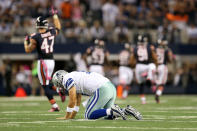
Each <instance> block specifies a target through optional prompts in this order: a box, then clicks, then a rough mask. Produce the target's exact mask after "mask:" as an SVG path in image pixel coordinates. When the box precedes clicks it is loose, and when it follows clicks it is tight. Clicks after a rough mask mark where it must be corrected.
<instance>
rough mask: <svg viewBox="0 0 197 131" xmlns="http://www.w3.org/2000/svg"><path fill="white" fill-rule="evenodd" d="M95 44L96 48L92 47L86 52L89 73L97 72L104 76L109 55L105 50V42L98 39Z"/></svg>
mask: <svg viewBox="0 0 197 131" xmlns="http://www.w3.org/2000/svg"><path fill="white" fill-rule="evenodd" d="M94 44H95V46H94V47H90V48H88V49H87V51H86V61H87V63H88V64H89V71H90V72H97V73H99V74H101V75H103V76H104V75H105V72H104V64H105V63H108V56H109V53H108V51H107V50H105V42H104V41H103V40H98V39H96V40H95V41H94Z"/></svg>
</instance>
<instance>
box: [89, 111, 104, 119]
mask: <svg viewBox="0 0 197 131" xmlns="http://www.w3.org/2000/svg"><path fill="white" fill-rule="evenodd" d="M106 110H107V109H98V110H95V111H93V112H92V113H91V114H90V116H89V118H88V119H98V118H101V117H104V116H107V113H106Z"/></svg>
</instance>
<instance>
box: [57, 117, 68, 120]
mask: <svg viewBox="0 0 197 131" xmlns="http://www.w3.org/2000/svg"><path fill="white" fill-rule="evenodd" d="M56 119H57V120H67V119H66V118H65V117H58V118H56Z"/></svg>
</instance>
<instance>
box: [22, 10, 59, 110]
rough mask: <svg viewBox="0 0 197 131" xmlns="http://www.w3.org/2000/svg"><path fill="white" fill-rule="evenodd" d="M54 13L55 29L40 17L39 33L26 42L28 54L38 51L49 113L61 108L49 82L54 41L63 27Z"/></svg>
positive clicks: (37, 25)
mask: <svg viewBox="0 0 197 131" xmlns="http://www.w3.org/2000/svg"><path fill="white" fill-rule="evenodd" d="M52 13H53V21H54V25H55V28H53V27H50V28H49V27H48V21H47V19H45V18H44V17H42V16H40V17H38V18H37V20H36V28H37V29H38V33H34V34H32V35H31V38H29V37H28V36H27V37H26V39H25V41H24V48H25V52H26V53H30V52H32V51H33V50H35V49H36V50H37V53H38V65H37V66H38V78H39V80H40V83H41V85H42V87H43V88H44V91H45V95H46V96H47V98H48V100H49V102H50V103H51V105H52V108H51V109H50V110H49V112H54V111H59V107H58V105H57V104H56V101H55V99H54V98H53V94H52V85H50V84H49V80H50V79H51V75H52V73H53V70H54V66H55V61H54V59H53V45H54V40H55V37H56V35H57V34H58V33H59V30H60V29H61V25H60V21H59V18H58V16H57V14H56V13H55V11H54V9H52ZM62 98H63V97H62Z"/></svg>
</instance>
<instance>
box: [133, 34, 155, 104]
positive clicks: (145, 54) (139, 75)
mask: <svg viewBox="0 0 197 131" xmlns="http://www.w3.org/2000/svg"><path fill="white" fill-rule="evenodd" d="M130 63H131V66H132V67H133V66H134V65H135V64H136V67H135V76H136V80H137V83H138V84H139V91H140V97H141V101H142V104H146V97H145V95H144V88H145V84H146V83H150V85H151V84H154V83H155V72H156V65H157V56H156V53H155V48H154V46H150V45H148V38H147V37H146V36H144V35H139V36H138V42H137V47H135V48H134V52H133V55H132V56H131V59H130Z"/></svg>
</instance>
